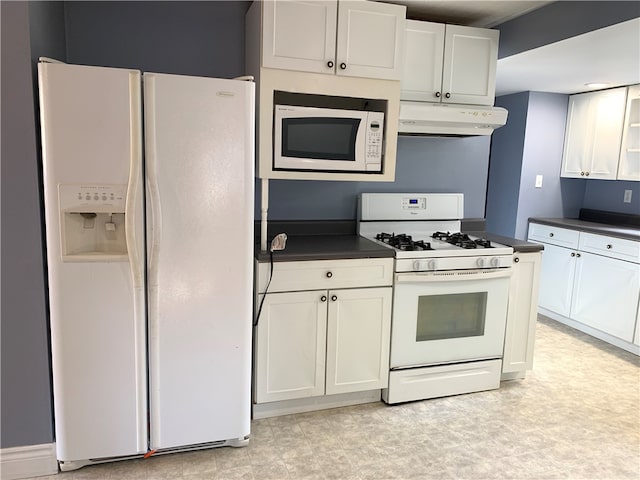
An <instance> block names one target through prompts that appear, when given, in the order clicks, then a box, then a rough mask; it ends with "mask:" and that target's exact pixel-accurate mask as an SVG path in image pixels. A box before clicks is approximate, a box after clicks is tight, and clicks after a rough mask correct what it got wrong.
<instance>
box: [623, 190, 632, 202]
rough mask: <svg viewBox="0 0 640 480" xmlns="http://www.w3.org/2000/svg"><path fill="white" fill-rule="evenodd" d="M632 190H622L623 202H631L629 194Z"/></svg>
mask: <svg viewBox="0 0 640 480" xmlns="http://www.w3.org/2000/svg"><path fill="white" fill-rule="evenodd" d="M632 193H633V190H625V191H624V203H631V194H632Z"/></svg>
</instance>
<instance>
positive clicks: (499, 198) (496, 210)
mask: <svg viewBox="0 0 640 480" xmlns="http://www.w3.org/2000/svg"><path fill="white" fill-rule="evenodd" d="M496 105H497V106H499V107H504V108H506V109H507V110H508V112H509V116H508V118H507V124H506V125H505V126H504V127H501V128H499V129H497V130H496V131H495V132H494V133H493V136H492V137H493V138H492V140H491V162H490V164H489V182H488V187H487V208H486V220H487V223H486V228H487V230H488V231H490V232H493V233H497V234H499V235H504V236H506V237H513V236H514V235H515V231H516V219H517V214H518V196H519V194H520V172H521V170H522V158H523V152H524V136H525V131H526V127H527V108H528V106H529V93H528V92H523V93H515V94H513V95H505V96H503V97H498V99H497V100H496Z"/></svg>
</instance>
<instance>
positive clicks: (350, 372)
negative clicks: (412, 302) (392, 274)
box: [326, 287, 392, 395]
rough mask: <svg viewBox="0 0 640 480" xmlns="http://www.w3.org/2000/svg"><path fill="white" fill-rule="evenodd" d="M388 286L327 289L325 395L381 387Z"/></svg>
mask: <svg viewBox="0 0 640 480" xmlns="http://www.w3.org/2000/svg"><path fill="white" fill-rule="evenodd" d="M391 292H392V289H391V287H383V288H361V289H354V290H331V291H329V316H328V324H327V379H326V392H327V395H329V394H334V393H346V392H358V391H363V390H373V389H378V388H385V387H386V386H387V384H388V377H389V342H390V332H391V298H392V294H391Z"/></svg>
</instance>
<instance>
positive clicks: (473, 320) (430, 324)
mask: <svg viewBox="0 0 640 480" xmlns="http://www.w3.org/2000/svg"><path fill="white" fill-rule="evenodd" d="M486 312H487V292H473V293H456V294H446V295H423V296H420V297H419V298H418V318H417V328H416V341H417V342H425V341H429V340H442V339H446V338H460V337H477V336H481V335H484V322H485V316H486Z"/></svg>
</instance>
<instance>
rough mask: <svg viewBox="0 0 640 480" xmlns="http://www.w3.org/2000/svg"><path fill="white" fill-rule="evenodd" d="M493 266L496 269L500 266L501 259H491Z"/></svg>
mask: <svg viewBox="0 0 640 480" xmlns="http://www.w3.org/2000/svg"><path fill="white" fill-rule="evenodd" d="M491 266H492V267H494V268H496V267H499V266H500V259H499V258H498V257H493V258H492V259H491Z"/></svg>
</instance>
